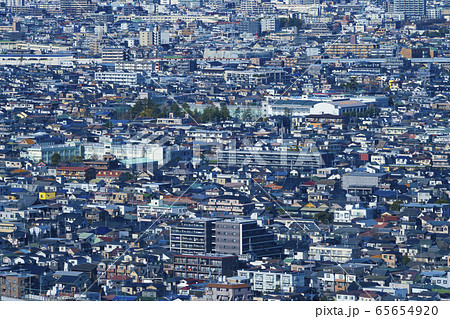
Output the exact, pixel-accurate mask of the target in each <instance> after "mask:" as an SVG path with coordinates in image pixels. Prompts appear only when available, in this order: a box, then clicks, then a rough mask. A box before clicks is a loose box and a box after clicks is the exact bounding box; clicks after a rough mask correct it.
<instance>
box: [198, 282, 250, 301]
mask: <svg viewBox="0 0 450 319" xmlns="http://www.w3.org/2000/svg"><path fill="white" fill-rule="evenodd" d="M205 299H206V300H208V301H238V300H241V301H248V300H252V299H253V293H252V290H251V286H250V285H248V284H241V283H237V284H230V283H223V284H220V283H217V284H214V283H209V284H207V285H206V289H205Z"/></svg>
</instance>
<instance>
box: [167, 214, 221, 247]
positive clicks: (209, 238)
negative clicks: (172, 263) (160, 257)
mask: <svg viewBox="0 0 450 319" xmlns="http://www.w3.org/2000/svg"><path fill="white" fill-rule="evenodd" d="M217 220H219V219H216V218H189V219H186V220H183V221H182V222H180V223H179V224H178V225H176V226H172V227H170V250H171V251H173V252H175V253H181V254H198V253H210V252H212V251H213V248H214V246H213V237H214V222H215V221H217Z"/></svg>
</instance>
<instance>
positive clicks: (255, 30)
mask: <svg viewBox="0 0 450 319" xmlns="http://www.w3.org/2000/svg"><path fill="white" fill-rule="evenodd" d="M239 32H242V33H244V32H245V33H251V34H258V35H259V34H261V22H260V21H251V20H245V21H242V22H241V23H240V24H239Z"/></svg>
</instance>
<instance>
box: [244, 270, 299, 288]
mask: <svg viewBox="0 0 450 319" xmlns="http://www.w3.org/2000/svg"><path fill="white" fill-rule="evenodd" d="M238 276H243V277H247V278H248V279H249V282H250V284H251V285H252V290H255V291H261V292H274V291H282V292H295V291H296V290H297V289H298V288H301V287H304V286H305V274H304V273H302V272H292V273H288V272H281V271H280V272H278V271H277V272H273V271H263V270H238Z"/></svg>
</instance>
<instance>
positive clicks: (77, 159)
mask: <svg viewBox="0 0 450 319" xmlns="http://www.w3.org/2000/svg"><path fill="white" fill-rule="evenodd" d="M82 161H83V157H81V156H72V157H70V158H69V162H71V163H81V162H82Z"/></svg>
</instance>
